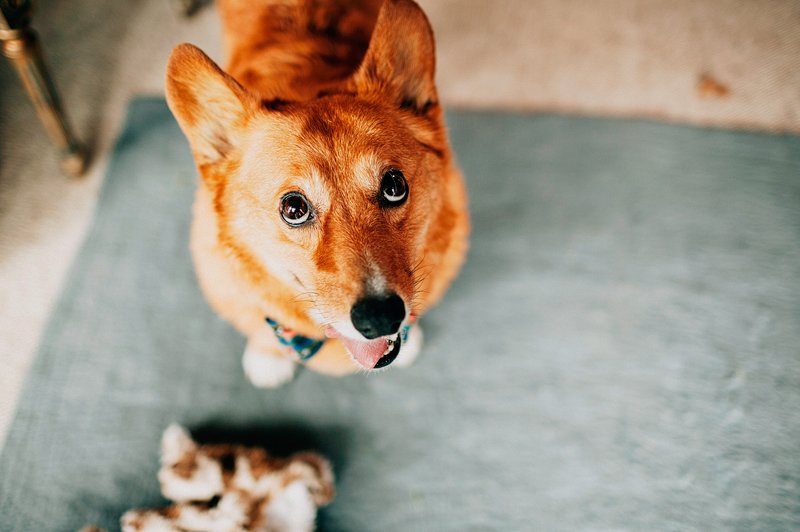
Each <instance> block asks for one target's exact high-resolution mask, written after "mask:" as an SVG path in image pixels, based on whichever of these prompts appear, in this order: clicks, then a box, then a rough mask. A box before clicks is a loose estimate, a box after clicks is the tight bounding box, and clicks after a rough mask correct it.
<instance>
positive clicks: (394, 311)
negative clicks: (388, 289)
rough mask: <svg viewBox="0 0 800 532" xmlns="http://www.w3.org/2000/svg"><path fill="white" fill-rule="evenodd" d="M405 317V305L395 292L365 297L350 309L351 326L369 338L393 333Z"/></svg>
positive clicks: (398, 328)
mask: <svg viewBox="0 0 800 532" xmlns="http://www.w3.org/2000/svg"><path fill="white" fill-rule="evenodd" d="M405 317H406V306H405V305H404V304H403V300H402V299H401V298H400V296H398V295H397V294H389V295H388V296H370V297H365V298H364V299H361V300H359V301H357V302H356V304H355V305H353V308H352V309H351V310H350V319H351V320H353V326H354V327H355V328H356V330H357V331H358V332H360V333H361V334H363V335H364V338H368V339H370V340H372V339H373V338H377V337H379V336H388V335H390V334H395V333H396V332H397V331H398V330H400V324H401V323H403V319H404V318H405Z"/></svg>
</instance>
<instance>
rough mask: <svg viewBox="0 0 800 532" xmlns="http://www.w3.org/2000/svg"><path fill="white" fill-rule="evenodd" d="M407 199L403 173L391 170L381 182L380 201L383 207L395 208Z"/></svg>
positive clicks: (394, 169) (395, 169)
mask: <svg viewBox="0 0 800 532" xmlns="http://www.w3.org/2000/svg"><path fill="white" fill-rule="evenodd" d="M407 197H408V184H407V183H406V178H405V177H403V172H401V171H400V170H398V169H397V168H392V169H391V170H389V171H388V172H386V173H385V174H383V179H382V180H381V201H382V202H383V204H384V205H391V206H392V207H395V206H397V205H400V204H402V203H403V202H404V201H405V200H406V198H407Z"/></svg>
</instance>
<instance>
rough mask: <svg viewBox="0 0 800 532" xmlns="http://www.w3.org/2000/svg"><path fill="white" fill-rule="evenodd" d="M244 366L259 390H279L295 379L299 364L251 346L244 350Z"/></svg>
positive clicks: (248, 376) (249, 377)
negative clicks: (278, 388)
mask: <svg viewBox="0 0 800 532" xmlns="http://www.w3.org/2000/svg"><path fill="white" fill-rule="evenodd" d="M242 366H244V372H245V374H246V375H247V378H248V379H250V382H252V383H253V385H254V386H258V387H259V388H277V387H278V386H281V385H282V384H286V383H287V382H289V381H290V380H292V378H293V377H294V372H295V369H297V364H296V363H295V361H294V360H292V359H290V358H288V357H285V356H281V355H273V354H272V353H265V352H263V351H259V350H257V349H255V348H253V347H251V346H250V345H248V346H247V348H246V349H245V350H244V357H242Z"/></svg>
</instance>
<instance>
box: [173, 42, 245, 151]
mask: <svg viewBox="0 0 800 532" xmlns="http://www.w3.org/2000/svg"><path fill="white" fill-rule="evenodd" d="M166 93H167V104H168V105H169V108H170V110H171V111H172V114H174V115H175V118H176V119H177V120H178V124H180V126H181V129H182V130H183V132H184V134H185V135H186V137H187V138H188V139H189V144H190V145H191V147H192V152H193V153H194V156H195V159H196V161H197V164H198V165H202V164H208V163H214V162H217V161H220V160H222V159H224V158H225V157H226V156H227V155H228V154H229V152H230V151H231V149H233V147H234V146H236V145H237V142H238V140H239V136H240V134H241V132H242V131H243V129H244V126H245V125H246V124H247V122H248V120H249V119H250V118H251V117H252V116H253V115H254V114H255V110H256V109H257V108H258V105H257V102H256V99H255V97H254V96H252V95H251V94H250V93H248V92H247V91H246V90H245V89H244V88H243V87H242V86H241V85H239V83H237V82H236V80H234V79H233V78H232V77H230V76H229V75H228V74H226V73H225V72H223V71H222V70H221V69H220V68H219V67H218V66H217V65H216V64H215V63H214V62H213V61H212V60H211V59H209V58H208V56H207V55H206V54H204V53H203V52H202V51H201V50H200V49H199V48H197V47H196V46H193V45H191V44H179V45H178V46H176V47H175V49H174V50H172V54H171V55H170V57H169V62H168V63H167V82H166Z"/></svg>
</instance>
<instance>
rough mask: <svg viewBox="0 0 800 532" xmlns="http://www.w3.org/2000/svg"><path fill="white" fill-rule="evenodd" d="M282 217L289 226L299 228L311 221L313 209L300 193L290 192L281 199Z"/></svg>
mask: <svg viewBox="0 0 800 532" xmlns="http://www.w3.org/2000/svg"><path fill="white" fill-rule="evenodd" d="M281 217H282V218H283V221H284V222H286V223H287V224H289V225H291V226H294V227H297V226H299V225H303V224H304V223H306V222H307V221H309V220H310V219H311V207H310V206H309V205H308V201H307V200H306V198H305V197H304V196H303V195H302V194H300V193H299V192H289V193H288V194H286V195H285V196H284V197H283V198H281Z"/></svg>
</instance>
